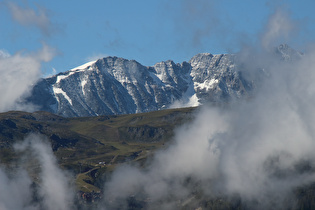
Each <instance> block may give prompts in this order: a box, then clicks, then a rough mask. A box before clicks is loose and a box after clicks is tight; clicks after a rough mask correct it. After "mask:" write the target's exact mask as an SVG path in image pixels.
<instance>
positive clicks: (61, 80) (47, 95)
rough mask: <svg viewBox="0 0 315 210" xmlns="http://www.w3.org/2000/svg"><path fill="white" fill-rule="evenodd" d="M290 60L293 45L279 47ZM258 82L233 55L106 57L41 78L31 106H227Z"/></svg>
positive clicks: (109, 109)
mask: <svg viewBox="0 0 315 210" xmlns="http://www.w3.org/2000/svg"><path fill="white" fill-rule="evenodd" d="M277 49H278V51H277V52H278V54H279V55H280V56H282V57H283V58H285V59H286V60H287V58H288V56H289V54H292V52H291V49H290V48H288V46H286V45H283V46H282V47H281V46H280V47H278V48H277ZM253 85H254V84H253V81H248V80H246V79H245V78H243V77H242V74H241V73H240V71H239V69H238V65H237V62H236V55H234V54H219V55H212V54H210V53H201V54H197V55H195V56H194V57H193V58H191V60H190V61H189V62H183V63H181V64H179V63H177V64H176V63H174V62H173V61H171V60H169V61H165V62H159V63H156V64H155V65H154V66H151V67H147V66H143V65H141V64H140V63H138V62H137V61H135V60H127V59H123V58H118V57H106V58H102V59H99V60H97V61H93V62H89V63H86V64H84V65H82V66H79V67H77V68H73V69H71V70H69V71H66V72H63V73H59V74H57V75H55V76H52V77H48V78H44V79H41V80H40V81H39V82H38V83H37V84H36V85H35V86H34V88H33V90H32V94H31V96H30V97H29V98H28V99H27V100H28V102H30V103H32V104H34V105H36V106H37V107H38V109H39V110H42V111H49V112H52V113H55V114H58V115H61V116H64V117H82V116H97V115H109V114H130V113H139V112H149V111H155V110H160V109H166V108H175V107H185V106H198V105H200V104H204V103H222V102H223V103H224V102H227V101H228V100H229V99H231V98H240V97H242V96H243V95H248V94H249V92H250V91H251V90H252V89H253Z"/></svg>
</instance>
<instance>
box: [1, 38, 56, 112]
mask: <svg viewBox="0 0 315 210" xmlns="http://www.w3.org/2000/svg"><path fill="white" fill-rule="evenodd" d="M54 53H55V52H54V49H52V48H50V47H49V46H47V45H45V44H43V48H42V49H40V50H39V51H37V52H34V53H31V54H22V53H17V54H15V55H12V56H9V57H4V58H0V98H1V101H0V112H4V111H8V110H14V109H19V110H28V111H31V110H32V107H31V106H28V105H24V104H21V103H19V102H21V101H22V100H23V98H24V97H25V96H26V95H27V94H28V93H29V91H30V89H31V87H32V85H34V84H35V82H36V81H37V80H38V79H39V78H40V76H41V69H40V67H41V62H48V61H50V60H51V59H52V58H53V56H54Z"/></svg>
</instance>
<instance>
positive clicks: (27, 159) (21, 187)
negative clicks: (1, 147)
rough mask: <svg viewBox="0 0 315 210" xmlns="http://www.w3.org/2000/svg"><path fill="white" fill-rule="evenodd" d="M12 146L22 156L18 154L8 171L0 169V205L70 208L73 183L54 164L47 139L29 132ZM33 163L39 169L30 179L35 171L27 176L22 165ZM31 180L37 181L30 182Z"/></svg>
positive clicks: (66, 209) (67, 209)
mask: <svg viewBox="0 0 315 210" xmlns="http://www.w3.org/2000/svg"><path fill="white" fill-rule="evenodd" d="M14 147H15V150H16V152H18V153H20V154H25V156H22V160H21V164H20V166H19V168H17V169H15V170H12V169H11V170H10V171H9V172H8V171H6V170H4V169H2V168H0V184H1V188H0V192H1V193H0V208H1V209H3V210H10V209H30V210H37V209H49V210H55V209H59V210H69V209H73V208H74V187H73V185H72V184H73V182H72V181H71V179H70V176H69V175H67V173H66V172H64V171H62V170H61V169H60V168H59V167H58V164H57V162H56V158H55V156H54V154H53V152H52V149H51V145H50V144H49V142H48V139H46V138H45V137H43V136H39V135H35V134H32V135H29V136H28V137H27V138H26V139H25V140H24V141H23V142H21V143H18V144H15V146H14ZM36 164H38V165H37V168H39V173H38V177H37V178H34V177H33V178H31V176H34V175H36V173H35V172H32V173H33V174H32V175H30V174H29V172H30V169H28V168H26V166H30V165H31V166H34V165H36ZM24 166H25V167H24ZM36 176H37V175H36ZM34 180H37V181H36V182H37V183H34ZM34 184H35V185H37V187H36V186H34Z"/></svg>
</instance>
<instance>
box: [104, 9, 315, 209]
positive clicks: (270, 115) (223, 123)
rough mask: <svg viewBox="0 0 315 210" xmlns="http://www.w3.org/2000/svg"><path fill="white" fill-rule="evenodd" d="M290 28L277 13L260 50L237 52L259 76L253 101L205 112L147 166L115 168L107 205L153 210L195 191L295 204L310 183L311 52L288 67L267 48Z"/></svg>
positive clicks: (314, 131) (268, 204)
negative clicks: (140, 202)
mask: <svg viewBox="0 0 315 210" xmlns="http://www.w3.org/2000/svg"><path fill="white" fill-rule="evenodd" d="M293 28H294V23H293V22H292V21H291V19H290V16H289V15H288V14H287V13H284V12H283V11H281V10H277V11H276V12H275V13H274V14H273V15H272V16H271V17H270V19H269V22H268V24H267V26H266V28H265V30H264V34H262V39H261V45H260V46H262V48H261V49H260V48H259V46H256V47H249V48H246V50H243V51H241V52H240V54H239V57H240V61H239V62H240V63H239V64H242V66H243V67H244V68H246V69H248V71H252V72H251V73H252V74H253V75H252V76H253V77H256V78H257V77H260V83H259V84H257V85H258V86H257V89H256V94H255V97H253V98H250V99H248V100H246V101H237V102H233V103H231V104H230V105H229V106H228V107H225V108H213V107H203V109H202V110H201V111H200V113H199V114H198V115H197V117H196V120H195V121H194V122H193V123H192V124H189V125H185V126H183V127H182V128H180V129H178V131H177V132H176V135H175V138H174V143H173V144H172V145H171V146H170V147H168V148H167V149H164V150H162V151H160V152H158V153H157V154H156V155H155V156H154V158H153V160H152V161H151V162H150V163H149V164H148V166H147V167H145V168H140V167H135V166H122V167H120V168H118V169H117V170H116V171H115V172H114V173H113V175H112V179H111V181H110V182H108V183H106V184H105V195H104V198H105V205H108V207H109V209H110V208H112V207H113V206H114V207H115V204H116V205H118V203H119V205H120V206H121V205H122V201H126V203H125V205H127V200H128V198H130V197H135V198H136V199H137V198H139V199H141V198H142V199H144V200H147V201H148V202H147V205H148V206H149V208H152V209H159V208H160V209H161V208H162V209H174V208H179V207H181V206H182V207H183V206H185V205H186V204H189V202H190V200H191V198H196V197H197V195H198V190H199V192H200V190H201V191H202V192H203V193H204V194H205V195H206V197H205V198H206V199H209V198H211V197H217V196H219V197H220V196H221V197H222V196H223V197H227V198H233V197H235V196H236V197H238V198H241V200H242V202H244V204H245V205H246V206H247V207H249V209H270V208H276V209H281V208H286V207H292V206H294V205H295V204H296V203H294V200H295V199H292V197H291V196H293V194H294V190H295V189H296V188H297V187H300V186H304V185H307V184H310V183H313V182H314V181H315V174H314V172H313V171H314V170H313V169H314V167H315V165H314V163H315V155H314V152H313V148H315V111H314V104H315V84H314V82H313V81H314V80H315V62H314V61H315V53H314V52H315V49H313V50H310V51H309V52H308V53H307V54H306V55H304V56H301V57H300V58H298V59H296V58H292V60H293V61H290V59H289V60H287V61H286V62H285V61H281V60H278V58H276V56H272V55H271V54H270V52H271V50H270V45H271V44H273V43H275V42H277V41H278V40H279V39H280V38H282V37H284V39H286V38H287V37H289V36H290V32H292V29H293ZM249 55H250V56H249ZM257 74H259V75H257ZM262 75H263V77H262ZM115 202H116V203H115ZM116 207H117V206H116ZM124 207H125V208H126V206H124Z"/></svg>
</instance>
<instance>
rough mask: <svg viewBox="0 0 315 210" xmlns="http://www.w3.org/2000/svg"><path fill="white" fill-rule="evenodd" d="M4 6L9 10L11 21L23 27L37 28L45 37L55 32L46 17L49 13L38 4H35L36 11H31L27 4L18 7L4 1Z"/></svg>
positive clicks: (53, 26)
mask: <svg viewBox="0 0 315 210" xmlns="http://www.w3.org/2000/svg"><path fill="white" fill-rule="evenodd" d="M26 3H27V1H26ZM5 6H6V7H7V8H8V9H9V10H10V13H11V16H12V18H13V20H15V21H16V22H18V23H19V24H21V25H23V26H25V27H33V28H37V29H39V30H40V31H41V33H42V34H43V35H45V36H50V35H51V34H52V33H53V32H55V30H56V27H55V25H54V24H53V23H52V22H51V20H50V17H49V15H48V13H49V12H48V11H47V9H45V8H44V7H41V6H40V5H39V4H36V5H35V6H36V9H33V8H31V7H30V6H29V5H28V4H25V5H24V6H20V5H19V4H16V3H14V2H11V1H5Z"/></svg>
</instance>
